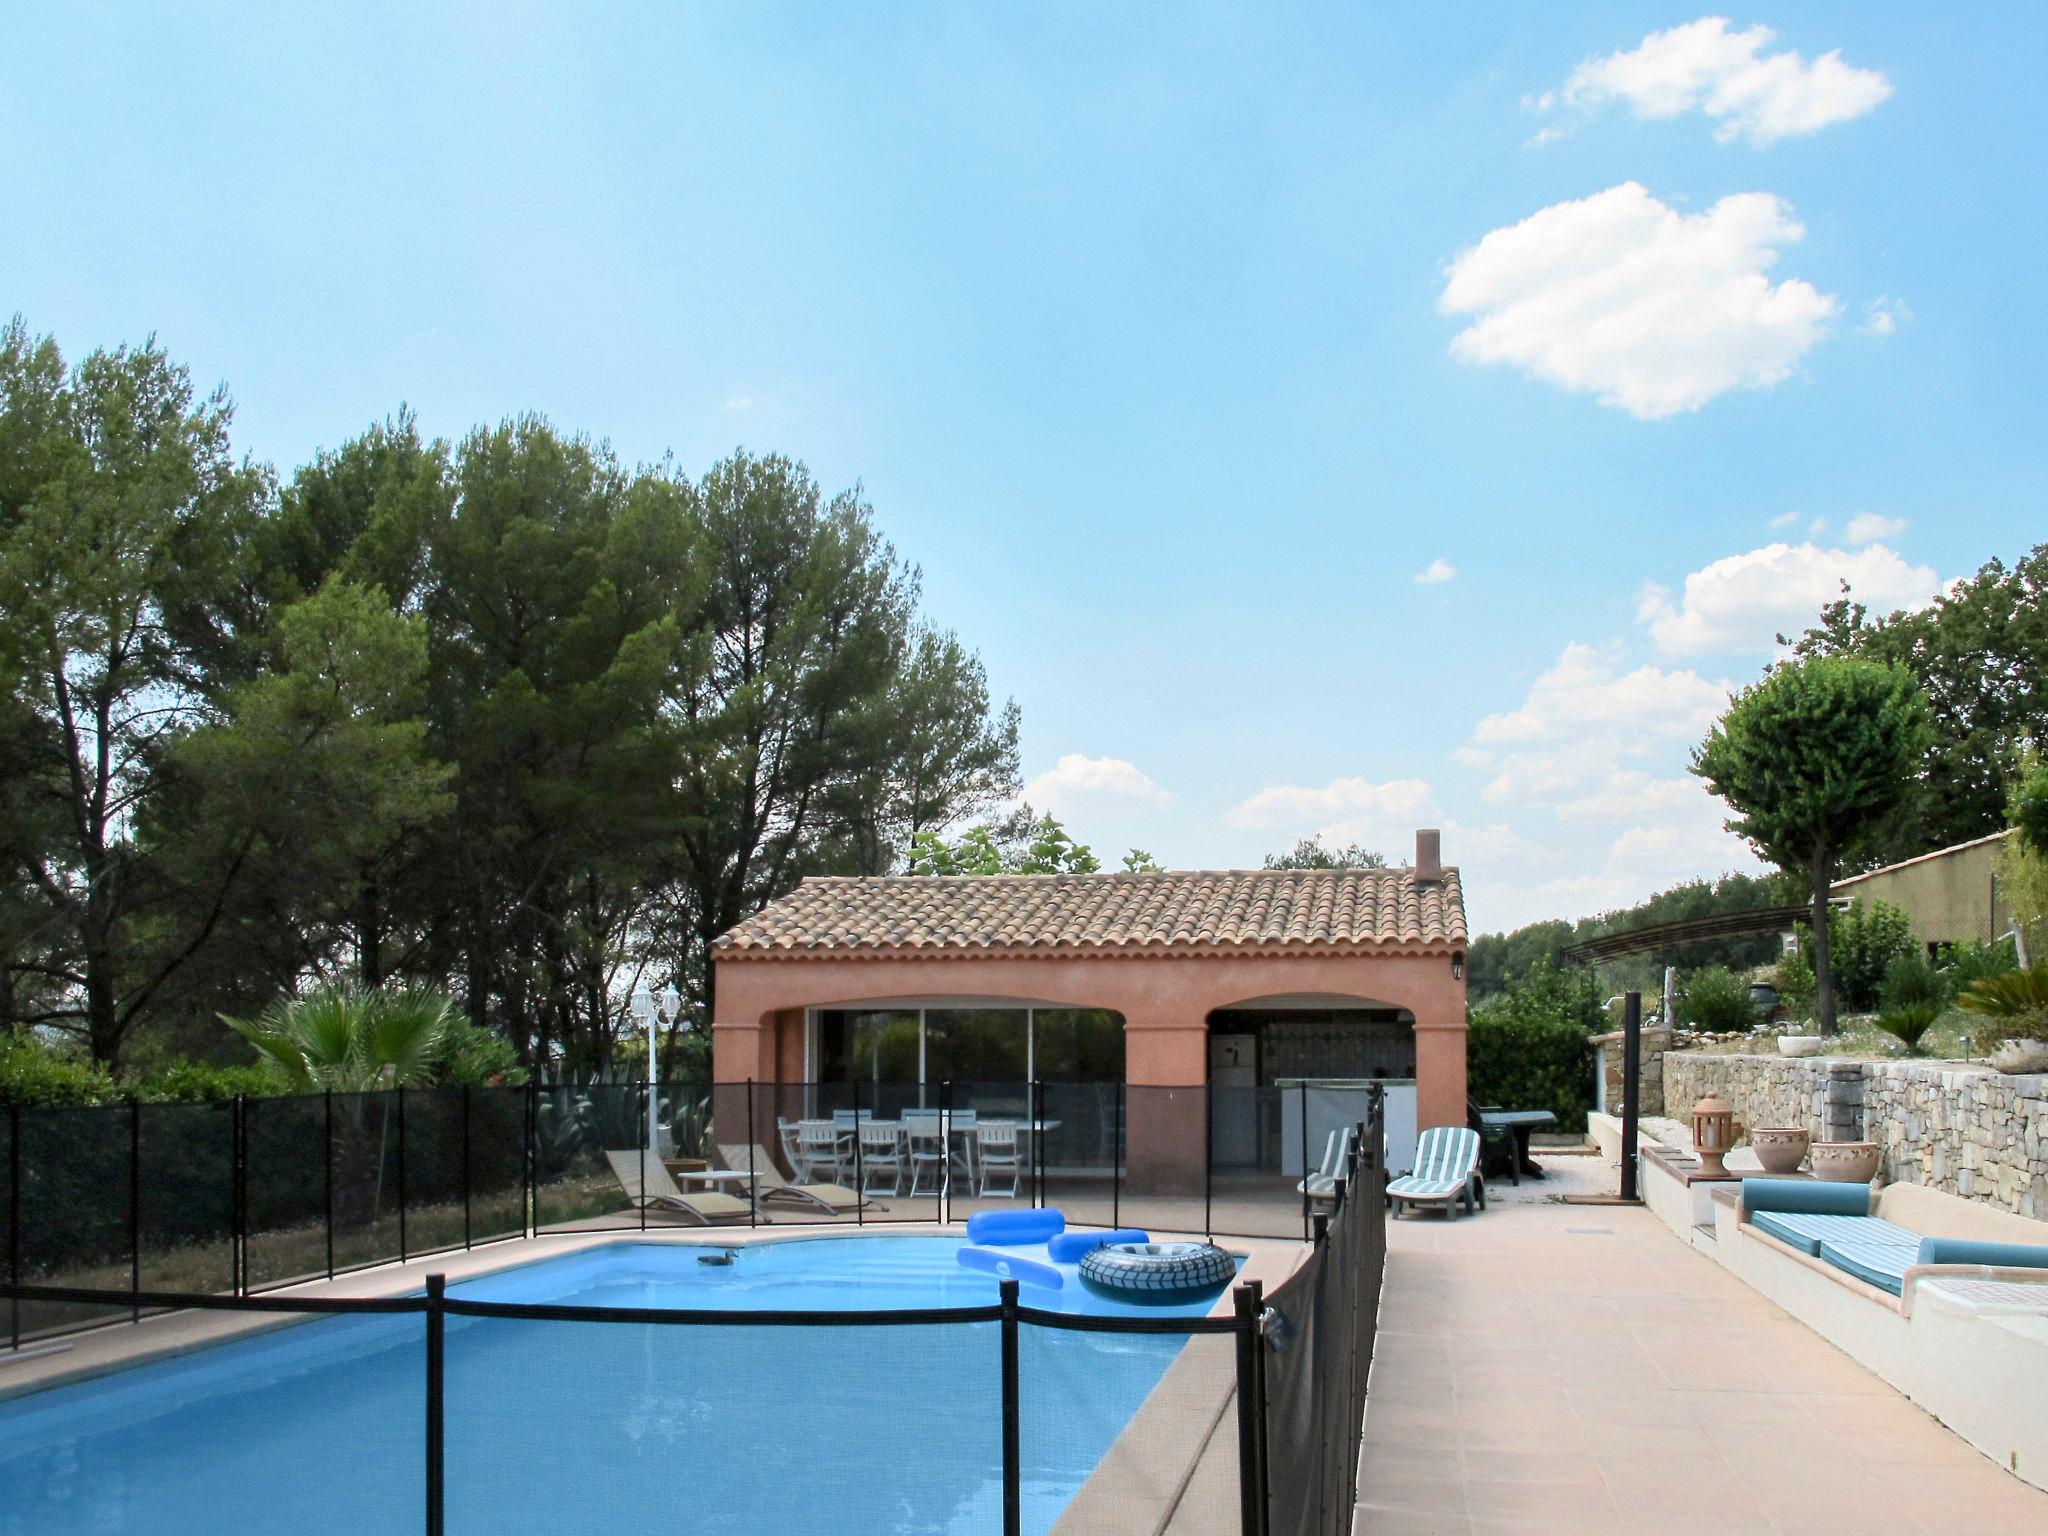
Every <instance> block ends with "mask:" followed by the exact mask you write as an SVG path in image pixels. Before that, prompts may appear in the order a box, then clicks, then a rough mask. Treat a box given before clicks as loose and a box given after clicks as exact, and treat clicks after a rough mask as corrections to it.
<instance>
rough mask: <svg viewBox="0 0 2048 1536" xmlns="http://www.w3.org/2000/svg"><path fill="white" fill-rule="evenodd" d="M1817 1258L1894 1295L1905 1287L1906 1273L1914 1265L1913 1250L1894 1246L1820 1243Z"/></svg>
mask: <svg viewBox="0 0 2048 1536" xmlns="http://www.w3.org/2000/svg"><path fill="white" fill-rule="evenodd" d="M1820 1259H1821V1262H1823V1263H1825V1264H1832V1265H1834V1266H1835V1268H1837V1269H1839V1270H1841V1271H1842V1272H1843V1273H1844V1274H1850V1275H1854V1276H1855V1277H1856V1278H1857V1279H1858V1280H1864V1281H1868V1282H1869V1283H1870V1284H1871V1285H1874V1286H1876V1287H1877V1288H1878V1289H1879V1290H1881V1291H1890V1292H1891V1293H1892V1295H1894V1296H1897V1295H1899V1294H1900V1293H1901V1292H1903V1291H1904V1290H1905V1288H1906V1270H1907V1268H1908V1267H1909V1266H1910V1265H1911V1264H1912V1263H1913V1260H1914V1250H1913V1249H1911V1248H1901V1247H1899V1246H1898V1245H1897V1244H1896V1243H1835V1242H1822V1244H1821V1245H1820Z"/></svg>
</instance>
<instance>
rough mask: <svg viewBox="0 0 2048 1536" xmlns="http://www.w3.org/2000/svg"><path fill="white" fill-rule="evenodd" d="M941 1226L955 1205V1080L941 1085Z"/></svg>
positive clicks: (947, 1080) (944, 1081) (944, 1080)
mask: <svg viewBox="0 0 2048 1536" xmlns="http://www.w3.org/2000/svg"><path fill="white" fill-rule="evenodd" d="M939 1155H940V1158H941V1162H940V1163H939V1225H941V1226H944V1225H945V1223H946V1213H947V1211H948V1210H950V1209H951V1208H952V1205H953V1079H951V1078H950V1077H949V1078H945V1079H943V1080H942V1081H941V1082H940V1083H939Z"/></svg>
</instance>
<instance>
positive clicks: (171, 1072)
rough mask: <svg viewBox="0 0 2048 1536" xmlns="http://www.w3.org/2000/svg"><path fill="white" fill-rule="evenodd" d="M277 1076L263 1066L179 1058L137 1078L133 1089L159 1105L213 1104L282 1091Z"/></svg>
mask: <svg viewBox="0 0 2048 1536" xmlns="http://www.w3.org/2000/svg"><path fill="white" fill-rule="evenodd" d="M282 1086H283V1085H282V1084H281V1083H280V1082H279V1081H278V1079H277V1077H276V1076H275V1075H274V1074H272V1073H270V1072H267V1071H265V1070H264V1069H263V1068H262V1067H258V1066H247V1067H217V1066H215V1065H213V1064H212V1063H211V1062H205V1061H187V1060H185V1059H184V1058H183V1057H179V1058H178V1059H177V1060H176V1061H173V1062H172V1063H171V1064H170V1065H169V1066H167V1067H165V1068H164V1069H163V1070H162V1071H159V1072H152V1073H150V1074H149V1075H148V1076H147V1077H143V1078H138V1079H137V1080H136V1081H135V1083H134V1084H133V1086H132V1090H131V1091H132V1092H133V1093H134V1094H135V1096H136V1097H137V1098H138V1099H147V1100H149V1101H150V1102H152V1103H157V1104H210V1103H213V1102H215V1101H217V1100H220V1099H232V1098H234V1097H235V1096H236V1095H237V1094H243V1095H246V1096H248V1097H249V1098H252V1099H253V1098H262V1097H265V1096H268V1095H271V1094H275V1093H277V1092H279V1091H280V1089H281V1088H282Z"/></svg>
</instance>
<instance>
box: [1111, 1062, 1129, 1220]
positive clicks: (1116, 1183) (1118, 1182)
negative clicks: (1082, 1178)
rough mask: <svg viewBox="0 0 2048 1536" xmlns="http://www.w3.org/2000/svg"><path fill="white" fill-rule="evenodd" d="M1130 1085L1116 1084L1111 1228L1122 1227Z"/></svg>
mask: <svg viewBox="0 0 2048 1536" xmlns="http://www.w3.org/2000/svg"><path fill="white" fill-rule="evenodd" d="M1128 1088H1129V1085H1128V1084H1126V1083H1123V1082H1119V1083H1118V1084H1117V1085H1116V1122H1115V1126H1114V1131H1113V1134H1112V1136H1111V1138H1110V1143H1109V1228H1110V1230H1111V1231H1112V1232H1114V1231H1116V1230H1117V1229H1118V1228H1120V1227H1122V1226H1123V1224H1124V1222H1123V1193H1124V1095H1125V1093H1126V1092H1127V1091H1128Z"/></svg>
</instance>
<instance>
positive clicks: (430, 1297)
mask: <svg viewBox="0 0 2048 1536" xmlns="http://www.w3.org/2000/svg"><path fill="white" fill-rule="evenodd" d="M447 1291H448V1277H447V1276H446V1275H429V1276H427V1536H442V1531H443V1528H444V1527H443V1520H444V1511H443V1503H444V1490H443V1487H442V1472H443V1468H444V1466H445V1463H446V1459H447V1458H446V1456H445V1455H444V1454H443V1452H444V1449H445V1448H444V1446H443V1443H442V1434H443V1430H444V1428H445V1425H446V1412H445V1407H446V1405H445V1402H444V1396H445V1388H444V1377H445V1375H446V1370H445V1366H446V1344H447V1319H446V1316H445V1315H444V1314H443V1312H442V1310H441V1304H442V1302H443V1301H445V1300H446V1299H447Z"/></svg>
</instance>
